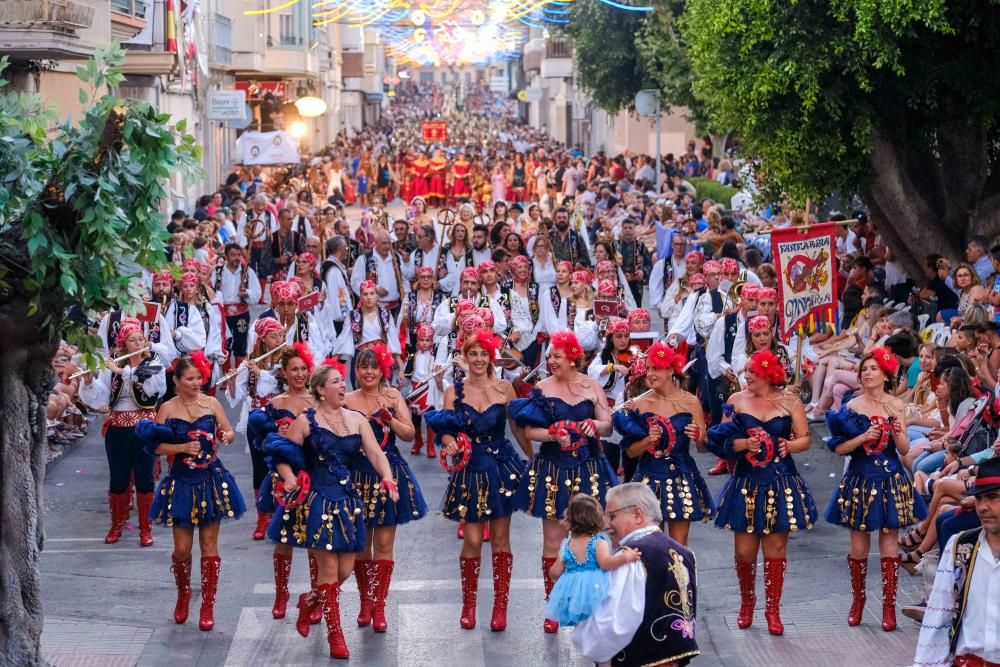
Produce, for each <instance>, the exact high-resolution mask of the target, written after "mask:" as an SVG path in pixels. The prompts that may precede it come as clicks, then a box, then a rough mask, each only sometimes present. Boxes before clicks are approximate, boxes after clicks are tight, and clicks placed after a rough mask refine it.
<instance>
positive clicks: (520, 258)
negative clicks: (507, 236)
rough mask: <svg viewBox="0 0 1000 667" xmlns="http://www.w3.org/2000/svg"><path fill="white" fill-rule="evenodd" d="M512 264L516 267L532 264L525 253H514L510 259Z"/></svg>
mask: <svg viewBox="0 0 1000 667" xmlns="http://www.w3.org/2000/svg"><path fill="white" fill-rule="evenodd" d="M510 265H511V266H512V267H514V268H517V267H519V266H531V260H530V259H528V258H527V257H525V256H524V255H514V256H513V257H511V259H510Z"/></svg>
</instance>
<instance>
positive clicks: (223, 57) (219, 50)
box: [209, 14, 233, 65]
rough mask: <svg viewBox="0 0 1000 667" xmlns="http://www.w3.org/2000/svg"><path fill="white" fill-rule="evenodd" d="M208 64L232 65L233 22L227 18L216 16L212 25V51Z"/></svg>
mask: <svg viewBox="0 0 1000 667" xmlns="http://www.w3.org/2000/svg"><path fill="white" fill-rule="evenodd" d="M209 62H210V63H211V64H213V65H231V64H232V63H233V22H232V21H231V20H230V19H229V17H227V16H223V15H222V14H216V15H215V20H214V21H213V23H212V49H211V51H210V53H209Z"/></svg>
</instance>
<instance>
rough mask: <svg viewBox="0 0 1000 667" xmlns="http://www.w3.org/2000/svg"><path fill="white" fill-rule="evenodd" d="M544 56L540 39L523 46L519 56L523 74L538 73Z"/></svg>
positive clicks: (543, 48)
mask: <svg viewBox="0 0 1000 667" xmlns="http://www.w3.org/2000/svg"><path fill="white" fill-rule="evenodd" d="M544 54H545V45H544V43H543V42H542V40H540V39H532V40H529V41H528V42H527V43H526V44H525V45H524V51H523V53H522V55H521V67H522V68H523V69H524V71H525V72H538V71H540V70H541V69H542V56H543V55H544Z"/></svg>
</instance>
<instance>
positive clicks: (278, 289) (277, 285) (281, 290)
mask: <svg viewBox="0 0 1000 667" xmlns="http://www.w3.org/2000/svg"><path fill="white" fill-rule="evenodd" d="M299 289H300V288H299V285H298V283H296V282H292V281H291V280H275V281H273V282H272V283H271V303H272V304H274V303H277V302H278V301H295V300H296V299H298V298H299Z"/></svg>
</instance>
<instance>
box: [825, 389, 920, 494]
mask: <svg viewBox="0 0 1000 667" xmlns="http://www.w3.org/2000/svg"><path fill="white" fill-rule="evenodd" d="M871 423H872V422H871V418H869V417H868V416H867V415H863V414H861V413H860V412H855V411H854V410H852V409H850V408H848V407H847V406H846V405H845V406H844V407H842V408H841V409H840V410H830V411H828V412H827V413H826V425H827V427H829V429H830V439H829V440H828V441H827V447H829V448H830V451H831V452H833V451H834V450H836V448H837V446H838V445H841V444H843V443H844V442H846V441H847V440H850V439H852V438H856V437H857V436H859V435H861V434H862V433H864V432H865V431H867V430H868V429H869V428H870V427H871ZM848 456H849V457H850V461H849V462H848V464H847V474H851V475H864V476H865V477H868V478H870V479H874V478H878V477H882V478H885V477H891V476H894V475H895V474H896V473H902V472H903V464H902V463H900V461H899V454H898V453H897V452H896V441H895V438H894V437H893V436H892V435H890V436H889V440H888V442H887V443H886V445H885V449H884V450H883V451H881V452H879V453H878V454H869V453H868V452H866V451H865V448H864V447H863V446H862V447H857V448H856V449H854V450H853V451H852V452H851V453H850V454H848Z"/></svg>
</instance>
